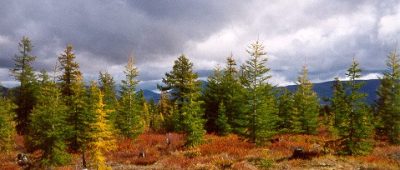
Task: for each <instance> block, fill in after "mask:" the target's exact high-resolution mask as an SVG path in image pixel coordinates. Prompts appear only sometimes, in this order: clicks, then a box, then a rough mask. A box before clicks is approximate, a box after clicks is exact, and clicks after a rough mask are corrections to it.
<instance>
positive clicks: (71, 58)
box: [58, 44, 85, 151]
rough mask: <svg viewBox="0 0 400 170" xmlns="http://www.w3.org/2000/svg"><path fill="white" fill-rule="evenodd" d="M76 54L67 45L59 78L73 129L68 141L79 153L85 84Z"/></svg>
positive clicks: (61, 62)
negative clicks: (80, 118)
mask: <svg viewBox="0 0 400 170" xmlns="http://www.w3.org/2000/svg"><path fill="white" fill-rule="evenodd" d="M75 58H76V57H75V54H74V52H73V47H72V45H70V44H69V45H67V47H66V48H65V50H64V53H62V54H61V55H60V56H59V57H58V62H59V64H60V65H59V68H58V69H59V71H61V72H62V74H61V75H60V76H59V77H58V80H59V84H60V86H61V93H62V98H63V101H64V103H65V105H66V106H67V107H68V109H67V112H68V124H69V125H70V126H71V127H72V129H71V132H70V135H69V136H70V137H69V139H68V141H69V144H70V147H71V148H72V149H73V150H75V151H77V150H79V149H80V146H79V144H78V143H79V142H78V136H79V133H81V131H80V130H81V129H80V127H79V126H80V124H81V123H82V122H80V121H79V117H80V116H81V114H85V113H84V108H85V106H84V103H83V101H84V94H83V91H84V84H83V79H82V73H81V72H80V70H79V64H78V63H77V62H76V61H75Z"/></svg>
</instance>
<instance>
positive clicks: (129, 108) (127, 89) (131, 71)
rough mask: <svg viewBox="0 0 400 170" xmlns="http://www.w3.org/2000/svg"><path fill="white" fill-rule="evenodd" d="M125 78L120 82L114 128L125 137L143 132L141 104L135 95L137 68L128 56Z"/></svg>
mask: <svg viewBox="0 0 400 170" xmlns="http://www.w3.org/2000/svg"><path fill="white" fill-rule="evenodd" d="M124 73H125V80H122V81H121V83H122V85H121V98H120V99H119V105H118V108H117V115H116V122H118V123H117V124H116V128H117V129H118V131H119V133H120V134H121V135H122V136H124V137H127V138H135V137H136V136H137V135H139V134H140V133H142V132H143V124H142V120H141V117H140V114H141V106H140V102H139V100H138V97H137V95H136V85H137V84H138V82H139V81H138V80H137V79H136V78H137V76H138V74H139V73H138V70H137V68H136V67H135V65H134V61H133V58H132V57H131V58H129V60H128V63H127V65H126V66H125V71H124Z"/></svg>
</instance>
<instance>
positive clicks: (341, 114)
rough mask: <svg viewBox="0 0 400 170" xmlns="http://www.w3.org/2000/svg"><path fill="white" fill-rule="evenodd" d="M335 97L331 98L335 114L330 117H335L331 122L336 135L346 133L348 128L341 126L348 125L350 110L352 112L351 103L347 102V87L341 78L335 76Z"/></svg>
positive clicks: (331, 129) (331, 128) (332, 130)
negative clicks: (345, 87)
mask: <svg viewBox="0 0 400 170" xmlns="http://www.w3.org/2000/svg"><path fill="white" fill-rule="evenodd" d="M332 88H333V97H332V98H331V109H332V112H333V115H331V116H330V117H331V118H333V122H330V125H331V126H332V127H330V131H331V132H332V133H333V134H334V135H338V134H345V133H346V130H347V129H342V128H340V127H344V126H346V122H348V121H347V119H348V117H347V116H348V115H347V114H348V112H350V106H349V103H347V98H346V97H347V96H346V93H345V89H344V86H343V83H342V82H341V81H340V80H339V78H337V77H336V78H335V81H334V83H333V87H332Z"/></svg>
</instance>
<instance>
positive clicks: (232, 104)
mask: <svg viewBox="0 0 400 170" xmlns="http://www.w3.org/2000/svg"><path fill="white" fill-rule="evenodd" d="M243 99H244V88H243V86H242V85H241V84H240V80H239V75H238V71H237V69H236V62H235V60H234V59H233V57H232V55H231V56H229V57H228V58H227V61H226V66H225V68H223V69H222V70H221V69H220V68H219V67H217V68H216V69H214V74H212V75H210V76H209V78H208V83H207V86H206V88H205V92H204V95H203V100H204V108H205V117H206V118H207V123H206V129H207V130H208V131H211V132H216V130H218V128H217V126H218V125H216V119H217V118H218V117H219V114H218V111H219V107H218V106H219V105H220V104H221V102H223V105H224V107H225V114H226V115H225V117H226V118H227V123H228V125H229V126H230V127H232V130H233V131H234V132H235V133H237V134H243V133H244V131H245V127H246V126H247V124H246V119H245V115H244V109H243V108H244V107H243V102H242V101H243ZM217 133H219V132H217Z"/></svg>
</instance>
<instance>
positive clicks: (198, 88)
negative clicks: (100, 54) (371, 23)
mask: <svg viewBox="0 0 400 170" xmlns="http://www.w3.org/2000/svg"><path fill="white" fill-rule="evenodd" d="M18 47H19V48H18V49H19V51H18V52H17V54H16V55H15V56H14V57H12V58H10V60H13V61H14V64H15V66H14V68H12V69H11V70H10V74H11V76H13V77H14V78H15V80H16V81H18V82H20V85H19V86H18V87H15V88H12V89H6V88H3V87H2V89H1V90H2V92H3V96H2V98H1V101H0V128H1V129H0V137H1V138H0V147H1V148H0V149H1V150H2V152H7V151H10V150H13V146H14V143H15V140H14V137H15V135H19V136H22V137H23V138H24V146H25V147H26V148H25V150H26V152H29V153H37V152H39V154H38V155H39V156H38V159H37V160H36V162H35V166H37V167H55V166H62V165H66V164H69V163H70V162H71V161H72V160H73V157H72V155H74V154H78V155H82V159H83V160H84V161H83V162H86V158H85V156H86V155H87V157H88V160H87V161H88V162H91V164H92V165H93V166H95V167H96V168H98V169H107V168H110V167H109V165H108V164H107V159H106V154H107V153H109V152H110V151H113V150H116V149H117V142H118V140H121V139H132V140H134V139H136V138H138V136H139V135H140V134H144V133H157V134H167V139H169V138H168V134H169V133H172V132H173V133H178V134H182V135H183V141H184V147H185V148H196V147H197V146H199V145H202V144H204V143H206V141H205V140H204V138H205V135H206V134H217V135H219V136H227V135H231V134H235V135H237V136H239V137H240V140H242V141H246V142H248V143H251V144H254V145H256V146H260V147H261V146H265V145H269V144H271V142H274V139H275V136H276V135H297V134H301V135H314V136H316V135H318V134H319V133H320V131H321V127H324V129H325V131H326V132H327V133H328V134H329V136H330V138H331V140H329V141H325V144H330V143H334V145H325V144H324V147H325V146H326V148H325V149H324V153H330V154H335V155H367V154H369V153H371V152H372V151H373V149H374V146H375V145H374V143H375V142H376V141H387V142H388V144H390V145H393V146H398V144H399V143H400V58H399V55H398V54H397V51H396V50H393V51H392V52H390V53H389V54H388V56H387V61H386V63H387V69H386V71H385V72H384V73H383V77H381V78H380V79H379V80H371V81H360V80H359V78H360V77H361V74H362V69H361V68H362V66H360V65H359V63H358V61H357V59H356V58H353V61H352V62H351V63H349V67H348V69H347V73H346V75H345V76H346V77H347V81H341V80H339V78H336V79H334V80H332V82H327V83H322V84H318V85H314V84H313V83H312V82H311V81H310V80H309V78H308V67H307V65H304V66H303V68H302V70H300V74H299V76H298V80H297V85H296V86H289V87H287V88H283V87H276V86H274V85H272V84H270V83H269V81H268V80H269V79H270V78H271V76H273V75H271V74H270V68H268V67H267V62H268V55H267V51H266V50H265V49H264V46H263V45H262V43H261V42H260V41H255V42H254V43H252V44H250V45H249V47H248V48H247V53H248V59H247V60H246V62H245V63H242V64H240V65H239V64H238V63H236V61H235V58H234V57H233V56H232V55H231V56H229V57H227V59H226V64H225V65H223V66H218V67H216V68H215V69H214V72H213V73H212V75H210V76H209V77H208V80H207V82H206V83H204V82H202V81H200V80H199V79H198V74H197V73H195V72H194V70H193V65H194V64H195V63H192V62H191V61H190V60H189V59H188V57H187V56H185V55H184V54H182V55H181V56H179V57H178V58H177V59H176V60H175V61H174V65H173V68H171V71H170V72H167V73H165V76H164V78H163V79H162V84H159V85H157V88H158V89H159V91H160V94H159V95H154V94H153V95H154V97H150V98H147V99H146V96H147V95H145V92H144V91H143V90H138V89H137V88H136V86H137V84H138V82H139V81H138V79H137V77H138V75H139V74H140V73H139V72H138V69H137V68H136V66H135V62H134V58H129V60H128V61H127V63H126V66H125V70H124V74H125V78H124V79H123V80H122V81H121V82H120V83H119V82H118V83H117V82H115V81H114V78H113V77H112V75H111V74H109V73H108V72H107V71H105V72H99V76H98V80H96V81H91V82H90V83H85V82H84V78H83V77H82V73H81V71H80V67H79V63H77V62H76V61H75V60H76V56H75V54H74V48H73V46H72V45H67V46H66V48H65V50H64V51H63V52H62V53H61V54H60V55H59V56H58V62H57V64H56V65H55V66H54V70H52V71H50V72H47V71H46V70H37V69H36V68H33V67H32V63H34V62H35V60H36V59H37V57H36V56H33V55H32V50H33V45H32V42H31V40H30V39H29V38H28V37H23V38H22V40H21V41H20V43H19V44H18ZM366 82H367V85H368V87H370V88H365V87H366V84H365V83H366ZM116 84H120V87H119V88H118V90H117V88H116V86H117V85H116ZM316 87H317V88H316ZM370 89H377V90H376V92H375V91H373V92H371V90H370ZM317 92H318V93H317ZM367 92H368V93H369V94H370V95H367ZM317 94H319V95H317ZM371 94H372V95H371ZM154 99H156V100H154ZM83 164H86V163H83ZM85 166H86V165H85Z"/></svg>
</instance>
